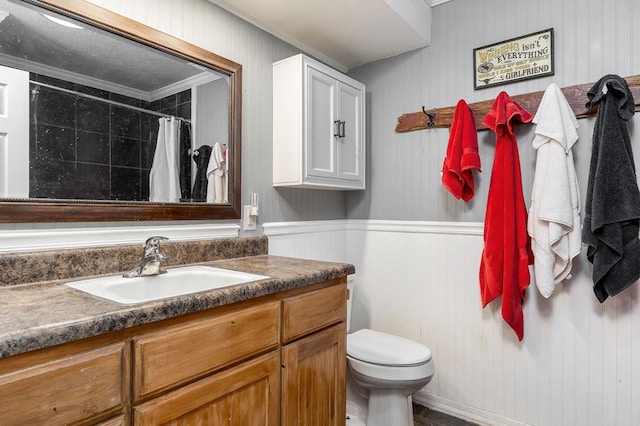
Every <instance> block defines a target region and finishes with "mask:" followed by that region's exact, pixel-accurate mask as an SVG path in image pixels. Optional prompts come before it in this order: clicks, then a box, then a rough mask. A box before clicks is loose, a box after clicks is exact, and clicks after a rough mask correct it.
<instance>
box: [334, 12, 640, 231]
mask: <svg viewBox="0 0 640 426" xmlns="http://www.w3.org/2000/svg"><path fill="white" fill-rule="evenodd" d="M638 22H640V3H638V2H637V1H633V0H616V1H610V0H563V1H551V0H528V1H509V0H483V1H477V0H453V1H450V2H447V3H445V4H441V5H438V6H436V7H434V9H433V24H432V32H433V33H432V45H431V46H429V47H427V48H425V49H421V50H416V51H413V52H409V53H405V54H402V55H399V56H396V57H392V58H388V59H385V60H381V61H378V62H375V63H372V64H369V65H364V66H362V67H359V68H355V69H353V70H350V72H349V75H350V76H351V77H353V78H355V79H356V80H359V81H361V82H362V83H364V84H365V85H366V87H367V102H368V105H367V113H368V116H367V126H368V128H367V135H369V136H370V140H369V146H368V147H367V149H368V151H367V152H370V153H372V154H371V156H370V157H369V158H368V161H369V163H368V169H367V177H368V181H367V188H368V189H367V191H366V192H364V193H356V192H354V193H350V194H349V197H348V199H347V201H348V206H347V212H348V218H350V219H391V220H429V221H432V220H437V221H471V222H474V221H477V222H482V221H483V220H484V212H485V207H486V201H487V193H488V189H489V181H490V177H491V166H492V164H493V154H494V152H495V136H493V135H492V134H491V132H489V131H482V132H480V133H479V140H478V144H479V152H480V156H481V160H482V170H483V171H482V173H480V174H479V175H478V177H477V180H476V184H477V186H476V188H477V192H476V197H475V198H474V199H473V200H472V201H471V202H470V203H469V204H466V203H463V202H459V201H457V200H455V199H454V198H453V197H452V196H451V195H450V194H449V193H448V192H447V191H446V190H445V189H444V188H443V186H442V185H441V184H440V170H441V169H442V161H443V159H444V156H445V153H446V147H447V140H448V137H449V130H448V129H432V130H421V131H415V132H409V133H396V132H395V130H394V129H395V125H396V122H397V117H399V116H400V115H402V114H403V113H407V112H415V111H420V108H421V107H422V106H423V105H424V106H425V108H427V109H430V108H438V107H447V106H455V105H456V103H457V102H458V100H459V99H465V100H466V101H467V102H469V103H472V102H478V101H484V100H490V99H495V97H496V95H497V94H498V93H499V92H500V91H502V90H505V91H507V93H509V94H510V95H518V94H523V93H530V92H536V91H541V90H545V89H546V88H547V87H548V86H549V84H550V83H552V82H555V83H556V84H558V85H559V86H560V87H566V86H572V85H576V84H583V83H591V82H596V81H597V80H598V79H599V78H600V77H602V76H603V75H605V74H608V73H615V74H619V75H621V76H623V77H626V76H629V75H636V74H640V50H639V49H638V46H639V45H640V27H639V26H638V25H637V23H638ZM547 28H553V29H554V46H555V48H554V50H555V75H553V76H550V77H544V78H537V79H532V80H527V81H523V82H518V83H512V84H508V85H503V86H496V87H492V88H486V89H482V90H474V89H473V49H474V48H476V47H480V46H485V45H487V44H492V43H497V42H500V41H503V40H507V39H510V38H513V37H518V36H521V35H525V34H529V33H532V32H536V31H540V30H544V29H547ZM585 102H586V99H585ZM579 122H580V128H579V134H580V139H579V141H578V142H577V144H576V145H575V147H574V148H573V152H574V158H575V163H576V171H577V174H578V181H579V185H580V189H581V191H582V193H583V194H584V193H585V192H586V187H587V178H588V169H589V160H590V156H591V135H592V133H593V123H594V119H581V120H579ZM631 122H632V124H631V132H632V134H635V135H640V118H638V117H635V118H634V119H632V120H631ZM533 129H534V126H532V125H522V126H517V128H516V130H517V134H518V149H519V151H520V158H521V166H522V177H523V186H524V193H525V199H526V200H527V202H528V201H529V199H530V194H531V186H532V180H533V171H534V166H535V151H534V150H533V148H532V147H531V141H532V139H533V133H532V130H533ZM634 149H635V150H636V156H635V160H636V168H638V167H637V166H638V165H640V140H639V141H636V142H635V143H634Z"/></svg>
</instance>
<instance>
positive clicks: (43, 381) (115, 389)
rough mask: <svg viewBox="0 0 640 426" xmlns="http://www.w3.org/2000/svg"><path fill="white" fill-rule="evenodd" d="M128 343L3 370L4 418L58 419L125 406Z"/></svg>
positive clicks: (41, 421) (6, 421)
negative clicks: (12, 369) (123, 378)
mask: <svg viewBox="0 0 640 426" xmlns="http://www.w3.org/2000/svg"><path fill="white" fill-rule="evenodd" d="M124 367H125V355H124V344H122V343H120V344H116V345H111V346H107V347H104V348H100V349H96V350H93V351H89V352H84V353H80V354H77V355H70V356H67V357H64V358H61V359H59V360H56V361H52V362H47V363H43V364H40V365H35V366H33V367H30V368H25V369H22V370H18V371H14V372H11V373H8V374H3V375H1V376H0V401H2V421H1V423H3V424H25V425H35V424H46V425H58V424H68V423H73V422H77V421H80V420H83V419H89V418H92V417H95V416H97V415H100V414H101V413H106V412H108V411H113V412H114V413H115V412H117V409H118V408H120V410H122V407H123V406H124V399H125V395H124V385H123V382H122V371H123V370H124Z"/></svg>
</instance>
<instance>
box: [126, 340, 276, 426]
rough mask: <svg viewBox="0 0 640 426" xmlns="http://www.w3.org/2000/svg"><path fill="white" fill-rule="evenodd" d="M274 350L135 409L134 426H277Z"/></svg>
mask: <svg viewBox="0 0 640 426" xmlns="http://www.w3.org/2000/svg"><path fill="white" fill-rule="evenodd" d="M279 373H280V363H279V356H278V352H277V351H273V352H271V353H269V354H266V355H263V356H261V357H259V358H256V359H254V360H251V361H248V362H246V363H244V364H241V365H239V366H237V367H234V368H231V369H229V370H225V371H223V372H221V373H218V374H215V375H213V376H210V377H207V378H205V379H202V380H200V381H198V382H195V383H192V384H190V385H188V386H185V387H182V388H180V389H178V390H175V391H173V392H170V393H168V394H166V395H163V396H161V397H159V398H155V399H153V400H151V401H149V402H147V403H144V404H141V405H139V406H136V407H134V409H133V413H134V424H135V425H149V426H157V425H171V426H174V425H175V426H177V425H212V426H217V425H229V426H245V425H246V426H261V425H265V426H266V425H274V426H275V425H277V424H279V408H278V404H279V401H280V374H279Z"/></svg>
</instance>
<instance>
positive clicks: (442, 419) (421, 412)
mask: <svg viewBox="0 0 640 426" xmlns="http://www.w3.org/2000/svg"><path fill="white" fill-rule="evenodd" d="M413 424H414V425H415V426H476V423H471V422H468V421H466V420H461V419H458V418H456V417H453V416H450V415H448V414H444V413H440V412H439V411H434V410H432V409H430V408H427V407H423V406H422V405H419V404H416V403H414V404H413Z"/></svg>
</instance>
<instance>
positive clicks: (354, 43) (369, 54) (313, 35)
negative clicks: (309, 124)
mask: <svg viewBox="0 0 640 426" xmlns="http://www.w3.org/2000/svg"><path fill="white" fill-rule="evenodd" d="M209 1H210V2H212V3H214V4H217V5H218V6H220V7H222V8H224V9H226V10H228V11H229V12H231V13H233V14H234V15H237V16H239V17H241V18H243V19H245V20H246V21H248V22H250V23H252V24H254V25H256V26H257V27H259V28H261V29H263V30H265V31H267V32H269V33H271V34H273V35H275V36H276V37H278V38H280V39H282V40H284V41H286V42H288V43H291V44H292V45H294V46H296V47H298V48H299V49H301V50H303V51H304V52H306V53H308V54H310V55H312V56H315V57H316V58H317V59H319V60H322V61H324V62H326V63H327V64H329V65H331V66H333V67H335V68H338V69H339V70H341V71H343V72H346V71H347V70H349V69H350V68H353V67H356V66H359V65H364V64H367V63H369V62H373V61H376V60H378V59H383V58H387V57H390V56H395V55H398V54H400V53H404V52H408V51H411V50H414V49H418V48H421V47H426V46H429V44H430V43H431V8H432V6H435V5H437V4H441V3H444V2H446V1H449V0H209Z"/></svg>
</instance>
